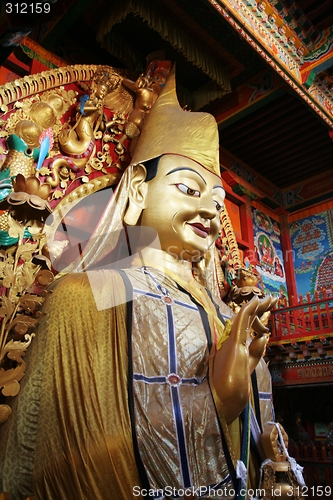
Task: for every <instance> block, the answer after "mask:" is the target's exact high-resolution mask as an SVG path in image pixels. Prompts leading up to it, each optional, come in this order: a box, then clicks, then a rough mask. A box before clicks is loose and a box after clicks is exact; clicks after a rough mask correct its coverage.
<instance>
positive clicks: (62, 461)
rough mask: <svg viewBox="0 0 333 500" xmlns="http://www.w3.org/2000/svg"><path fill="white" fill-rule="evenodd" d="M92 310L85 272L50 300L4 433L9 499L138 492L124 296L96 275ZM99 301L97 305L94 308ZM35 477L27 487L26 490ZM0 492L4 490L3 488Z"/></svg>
mask: <svg viewBox="0 0 333 500" xmlns="http://www.w3.org/2000/svg"><path fill="white" fill-rule="evenodd" d="M99 275H100V290H101V297H100V299H101V300H102V299H103V297H105V299H106V300H108V301H109V300H110V294H111V300H112V294H116V295H117V300H118V303H119V297H121V295H123V300H122V302H123V304H122V305H120V306H116V307H113V308H107V309H104V310H101V311H98V310H97V309H96V306H95V301H94V297H93V294H92V291H91V287H90V283H89V280H88V276H87V274H72V275H68V276H67V277H65V278H64V279H62V280H59V282H58V283H57V284H56V287H55V289H54V291H53V293H52V295H51V297H49V300H48V301H46V308H45V311H44V312H45V313H46V315H45V317H44V319H43V320H42V322H41V323H40V327H39V330H38V332H37V335H36V338H35V339H34V341H33V343H32V346H31V350H30V353H29V358H30V359H29V360H27V361H28V362H27V366H28V369H27V373H26V376H25V377H24V379H23V380H22V389H21V393H20V394H19V395H18V397H17V398H15V399H16V401H15V402H14V405H13V406H15V408H13V410H14V411H13V415H12V416H11V417H10V419H9V420H8V421H7V422H6V424H5V425H3V427H2V429H1V431H0V432H1V433H2V435H1V443H2V447H1V450H0V470H1V469H2V468H3V484H2V486H3V491H10V494H11V497H10V498H11V500H23V499H25V498H27V497H28V496H29V495H32V494H33V492H34V494H35V497H36V499H38V500H74V499H75V500H89V499H91V500H108V499H109V500H111V499H112V500H113V499H117V500H128V499H129V498H132V497H133V487H134V486H140V480H139V477H138V472H137V467H136V463H135V458H134V451H133V444H132V428H131V421H130V415H129V410H128V394H127V371H128V356H127V333H126V303H125V302H126V301H125V289H124V285H123V281H122V279H121V277H120V276H119V275H118V274H117V273H113V272H110V271H99ZM99 304H100V301H99ZM32 476H33V483H32ZM0 489H1V486H0Z"/></svg>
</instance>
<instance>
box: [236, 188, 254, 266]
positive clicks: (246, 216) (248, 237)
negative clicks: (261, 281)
mask: <svg viewBox="0 0 333 500" xmlns="http://www.w3.org/2000/svg"><path fill="white" fill-rule="evenodd" d="M243 199H244V201H245V203H244V204H243V205H241V206H240V207H239V212H240V220H241V227H242V239H243V240H245V241H246V242H247V243H248V248H247V249H244V257H247V258H248V259H249V262H250V264H253V265H255V264H256V259H255V256H254V232H253V220H252V208H251V199H250V198H249V196H244V197H243Z"/></svg>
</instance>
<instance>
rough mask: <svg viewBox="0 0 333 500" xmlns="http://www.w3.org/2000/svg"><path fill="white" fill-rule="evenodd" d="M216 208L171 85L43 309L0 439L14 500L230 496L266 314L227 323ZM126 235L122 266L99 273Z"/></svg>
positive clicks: (211, 130) (207, 118) (191, 129)
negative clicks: (129, 252)
mask: <svg viewBox="0 0 333 500" xmlns="http://www.w3.org/2000/svg"><path fill="white" fill-rule="evenodd" d="M224 196H225V192H224V189H223V186H222V182H221V178H220V170H219V157H218V131H217V125H216V122H215V119H214V118H213V117H212V116H211V115H208V114H206V113H191V112H186V111H184V110H182V109H181V108H180V106H179V104H178V101H177V98H176V93H175V86H174V75H173V74H172V75H171V76H170V78H169V79H168V80H167V83H166V85H165V87H164V89H163V91H162V93H161V95H160V96H159V98H158V99H157V101H156V103H155V105H154V107H153V108H152V109H151V111H150V113H149V115H148V117H147V118H146V119H145V124H144V126H143V128H142V132H141V134H140V138H139V140H138V143H137V146H136V149H135V152H134V156H133V158H132V162H131V165H130V166H129V167H128V168H127V170H126V171H125V173H124V174H123V177H122V180H121V181H120V184H119V186H118V189H117V191H116V193H115V195H114V197H113V198H112V199H111V200H110V202H109V204H108V206H107V207H106V209H105V211H104V214H103V216H102V218H101V220H100V222H99V225H98V227H97V228H96V230H95V232H94V238H92V239H91V241H90V242H89V243H88V245H87V247H86V249H85V251H84V254H83V256H82V257H81V258H80V259H79V260H78V261H77V262H75V263H74V264H73V265H72V266H71V267H70V268H69V269H68V270H67V271H68V274H67V275H66V276H65V277H62V278H60V279H59V280H58V281H57V283H56V284H55V286H54V287H53V290H52V294H51V295H50V297H49V298H48V300H47V301H46V303H45V307H44V310H43V312H44V316H43V319H42V320H41V322H40V325H39V329H38V333H37V334H36V338H35V339H34V341H33V343H32V346H31V349H30V352H29V353H28V355H27V358H29V359H27V366H28V368H27V372H26V376H25V377H24V379H23V381H22V383H21V391H20V393H19V395H18V396H17V398H16V400H15V401H14V402H13V414H12V416H11V417H10V419H8V421H7V422H6V423H5V424H4V425H3V427H2V428H1V430H0V432H1V435H0V442H1V446H0V450H1V451H0V471H1V475H0V477H1V483H2V488H3V491H4V492H8V493H9V494H10V499H11V500H25V499H26V498H27V497H28V496H34V498H35V499H37V500H55V499H60V498H61V499H62V500H72V499H75V500H86V499H88V498H91V499H94V500H108V499H110V500H111V499H114V498H115V499H117V500H128V499H129V498H132V497H133V496H135V497H138V498H141V497H144V496H148V495H149V496H152V495H155V497H158V498H160V499H163V498H167V497H168V496H170V494H172V495H173V496H174V497H175V498H178V497H182V496H183V497H185V498H198V497H199V496H200V497H204V498H214V499H222V498H223V500H226V499H233V498H235V496H236V495H237V488H238V486H237V485H238V483H239V480H238V477H237V476H239V474H237V472H236V469H237V466H238V462H237V458H238V457H236V456H235V454H234V451H233V449H232V444H231V439H230V435H229V430H228V424H231V423H232V422H233V421H235V419H237V418H238V416H239V415H240V413H241V412H242V410H243V408H244V407H245V406H246V405H247V403H248V401H249V397H250V390H251V389H250V388H251V373H252V372H253V370H254V369H255V367H256V365H257V363H258V361H259V359H261V356H262V353H263V351H264V348H265V345H266V342H267V340H268V338H267V331H268V330H267V328H266V327H265V326H264V325H263V324H262V322H261V321H260V318H261V316H262V315H264V314H265V313H266V312H267V311H268V310H269V309H270V308H271V307H272V305H273V303H274V301H272V299H271V298H270V297H266V298H265V299H262V300H261V299H258V298H257V297H254V298H253V299H252V300H251V301H250V302H248V303H247V304H246V305H244V306H243V307H242V308H241V309H240V311H239V312H238V314H237V315H234V314H233V312H232V311H231V310H230V309H229V308H228V306H226V305H225V304H224V303H223V302H222V301H221V300H220V299H219V298H218V295H217V292H218V289H217V286H216V282H215V281H214V266H215V262H214V258H213V255H214V252H213V248H214V242H215V239H216V236H217V235H218V232H219V225H220V216H219V215H220V209H221V207H222V205H223V203H224ZM131 227H133V228H134V229H138V230H139V236H138V238H135V241H134V243H136V248H133V254H134V257H133V261H132V264H131V266H130V267H128V268H126V269H123V270H121V271H119V270H117V269H116V268H117V265H113V266H112V267H113V268H111V269H110V268H105V267H104V266H102V265H101V264H99V262H101V260H102V259H103V258H104V257H105V255H107V254H108V253H109V252H110V251H112V250H113V249H114V248H115V247H116V245H117V241H118V238H119V231H120V230H121V229H123V228H125V230H126V232H127V233H128V234H129V235H130V234H131ZM145 228H149V231H148V232H149V233H151V231H155V235H156V238H155V239H154V238H152V239H153V240H154V242H155V243H154V244H150V241H149V242H147V240H145V237H146V234H147V231H146V230H145ZM133 239H134V238H133ZM150 240H151V239H150ZM148 243H149V244H148ZM118 267H119V266H118ZM94 268H95V269H94ZM89 269H90V270H89ZM194 269H195V272H194ZM83 270H88V272H81V271H83ZM194 275H195V276H196V278H194V277H193V276H194ZM252 332H254V334H255V335H253V339H252V341H251V342H250V341H249V339H250V335H251V333H252ZM243 466H244V467H245V468H246V465H244V464H243Z"/></svg>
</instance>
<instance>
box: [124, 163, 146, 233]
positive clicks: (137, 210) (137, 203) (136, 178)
mask: <svg viewBox="0 0 333 500" xmlns="http://www.w3.org/2000/svg"><path fill="white" fill-rule="evenodd" d="M146 176H147V170H146V167H145V166H144V165H141V163H139V164H138V165H135V167H134V168H133V176H132V180H131V186H130V189H129V193H128V205H127V208H126V211H125V215H124V222H125V224H127V225H128V226H135V225H136V224H137V223H138V220H139V218H140V215H141V213H142V210H144V209H145V208H146V193H147V187H148V186H147V183H146Z"/></svg>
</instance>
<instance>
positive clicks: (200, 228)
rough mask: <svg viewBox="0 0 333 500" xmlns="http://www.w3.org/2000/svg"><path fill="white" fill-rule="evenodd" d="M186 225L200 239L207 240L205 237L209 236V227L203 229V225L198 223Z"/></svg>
mask: <svg viewBox="0 0 333 500" xmlns="http://www.w3.org/2000/svg"><path fill="white" fill-rule="evenodd" d="M188 224H189V226H191V227H192V228H193V231H194V232H195V233H196V234H198V235H199V236H201V237H202V238H207V236H209V235H210V227H205V226H204V225H203V224H200V222H194V223H192V224H190V223H188Z"/></svg>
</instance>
